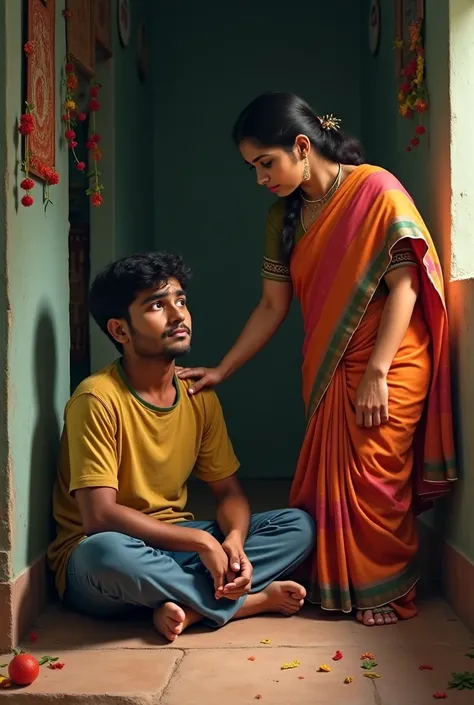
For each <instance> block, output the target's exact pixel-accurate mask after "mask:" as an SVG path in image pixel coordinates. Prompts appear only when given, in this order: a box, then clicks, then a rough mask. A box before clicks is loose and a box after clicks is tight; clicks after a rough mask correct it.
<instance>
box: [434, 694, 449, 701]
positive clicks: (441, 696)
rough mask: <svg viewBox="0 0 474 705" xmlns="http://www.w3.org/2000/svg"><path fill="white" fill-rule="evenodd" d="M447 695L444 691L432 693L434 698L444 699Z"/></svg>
mask: <svg viewBox="0 0 474 705" xmlns="http://www.w3.org/2000/svg"><path fill="white" fill-rule="evenodd" d="M447 697H448V696H447V695H446V693H441V692H438V693H433V698H434V699H435V700H444V699H445V698H447Z"/></svg>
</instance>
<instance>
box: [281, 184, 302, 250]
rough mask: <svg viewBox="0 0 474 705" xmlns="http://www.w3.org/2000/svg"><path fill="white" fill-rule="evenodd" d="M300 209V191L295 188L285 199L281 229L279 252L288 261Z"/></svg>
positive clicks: (293, 243)
mask: <svg viewBox="0 0 474 705" xmlns="http://www.w3.org/2000/svg"><path fill="white" fill-rule="evenodd" d="M300 211H301V192H300V189H297V190H296V191H295V192H294V193H292V194H291V195H290V196H288V198H287V199H286V204H285V215H284V218H283V230H282V232H281V253H282V255H283V257H284V260H285V261H286V262H288V263H289V261H290V257H291V253H292V251H293V248H294V246H295V231H296V226H297V223H298V217H299V214H300Z"/></svg>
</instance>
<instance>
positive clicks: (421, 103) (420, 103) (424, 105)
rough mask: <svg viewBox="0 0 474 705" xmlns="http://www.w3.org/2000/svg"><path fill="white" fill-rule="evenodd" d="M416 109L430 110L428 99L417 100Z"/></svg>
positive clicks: (419, 111)
mask: <svg viewBox="0 0 474 705" xmlns="http://www.w3.org/2000/svg"><path fill="white" fill-rule="evenodd" d="M415 110H416V112H417V113H424V112H425V110H428V103H427V102H426V100H422V99H421V98H418V100H416V101H415Z"/></svg>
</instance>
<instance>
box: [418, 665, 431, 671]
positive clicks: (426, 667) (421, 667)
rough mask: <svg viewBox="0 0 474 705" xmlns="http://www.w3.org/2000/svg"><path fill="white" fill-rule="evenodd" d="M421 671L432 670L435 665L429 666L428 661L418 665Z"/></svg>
mask: <svg viewBox="0 0 474 705" xmlns="http://www.w3.org/2000/svg"><path fill="white" fill-rule="evenodd" d="M418 668H419V670H420V671H432V670H433V666H429V665H428V664H427V663H422V664H421V666H418Z"/></svg>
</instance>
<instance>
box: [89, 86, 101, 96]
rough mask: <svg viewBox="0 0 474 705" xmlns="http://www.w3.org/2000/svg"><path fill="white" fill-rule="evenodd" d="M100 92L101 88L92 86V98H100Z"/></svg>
mask: <svg viewBox="0 0 474 705" xmlns="http://www.w3.org/2000/svg"><path fill="white" fill-rule="evenodd" d="M99 90H100V86H92V88H91V98H98V97H99Z"/></svg>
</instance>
